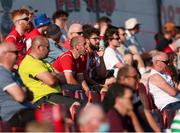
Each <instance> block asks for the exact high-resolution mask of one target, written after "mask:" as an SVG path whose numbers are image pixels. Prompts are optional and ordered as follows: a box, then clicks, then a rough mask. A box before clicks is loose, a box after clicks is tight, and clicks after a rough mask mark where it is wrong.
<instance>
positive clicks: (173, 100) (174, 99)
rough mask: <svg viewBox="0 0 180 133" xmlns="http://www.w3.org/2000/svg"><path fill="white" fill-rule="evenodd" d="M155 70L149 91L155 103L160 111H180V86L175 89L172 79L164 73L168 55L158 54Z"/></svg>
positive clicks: (150, 80)
mask: <svg viewBox="0 0 180 133" xmlns="http://www.w3.org/2000/svg"><path fill="white" fill-rule="evenodd" d="M152 61H153V68H152V70H151V73H150V77H149V82H148V85H149V91H150V93H151V94H152V96H153V99H154V103H155V105H156V106H157V108H158V109H160V110H162V111H163V110H165V109H170V110H173V111H175V110H177V109H180V93H179V90H180V88H179V86H178V87H175V85H174V83H173V81H172V79H171V77H170V76H169V75H167V74H165V73H164V70H165V68H166V65H167V63H168V56H167V54H166V53H163V52H158V53H156V54H155V55H154V56H153V59H152Z"/></svg>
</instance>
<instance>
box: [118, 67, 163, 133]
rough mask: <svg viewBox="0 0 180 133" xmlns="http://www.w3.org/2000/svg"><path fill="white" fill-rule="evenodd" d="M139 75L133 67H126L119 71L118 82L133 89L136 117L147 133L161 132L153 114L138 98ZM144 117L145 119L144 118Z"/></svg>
mask: <svg viewBox="0 0 180 133" xmlns="http://www.w3.org/2000/svg"><path fill="white" fill-rule="evenodd" d="M139 78H140V77H139V75H138V73H137V71H136V69H135V68H134V67H132V66H129V65H126V66H124V67H122V68H120V69H119V71H118V76H117V82H118V83H120V84H123V85H127V86H129V87H131V88H132V89H133V91H134V92H136V93H134V94H133V106H134V111H135V113H136V115H137V116H138V119H139V120H140V123H141V125H142V127H143V128H144V130H145V131H148V132H149V131H156V132H160V129H159V127H158V125H157V123H156V121H155V120H154V118H153V116H152V114H151V112H150V111H149V110H148V109H146V108H145V107H144V106H143V104H142V101H141V100H140V97H139V96H138V94H137V92H138V90H137V87H138V79H139ZM142 116H143V117H142Z"/></svg>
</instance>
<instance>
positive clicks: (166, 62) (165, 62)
mask: <svg viewBox="0 0 180 133" xmlns="http://www.w3.org/2000/svg"><path fill="white" fill-rule="evenodd" d="M159 61H161V62H163V63H164V64H168V63H169V61H168V60H166V61H163V60H159Z"/></svg>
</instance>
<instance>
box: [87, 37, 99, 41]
mask: <svg viewBox="0 0 180 133" xmlns="http://www.w3.org/2000/svg"><path fill="white" fill-rule="evenodd" d="M89 39H94V40H99V39H100V38H99V37H92V38H89Z"/></svg>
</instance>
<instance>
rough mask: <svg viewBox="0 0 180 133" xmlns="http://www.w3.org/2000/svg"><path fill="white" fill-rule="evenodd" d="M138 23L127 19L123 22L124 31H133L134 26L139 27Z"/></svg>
mask: <svg viewBox="0 0 180 133" xmlns="http://www.w3.org/2000/svg"><path fill="white" fill-rule="evenodd" d="M139 24H140V23H139V22H138V20H137V19H136V18H129V19H128V20H126V21H125V28H126V29H133V28H134V27H135V26H136V25H139Z"/></svg>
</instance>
